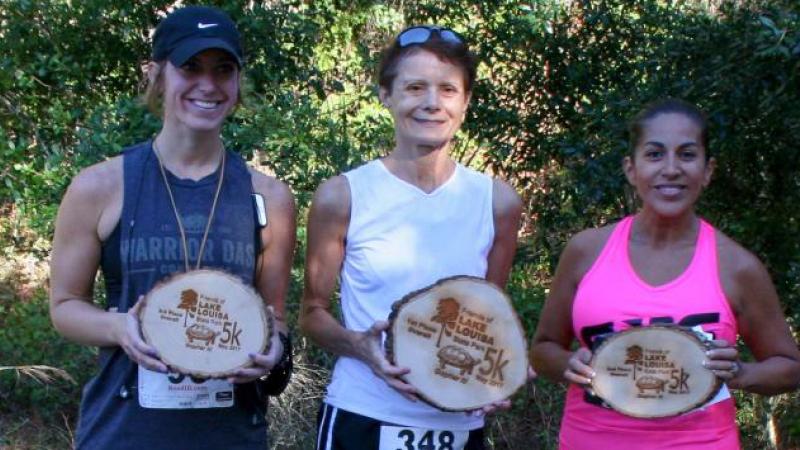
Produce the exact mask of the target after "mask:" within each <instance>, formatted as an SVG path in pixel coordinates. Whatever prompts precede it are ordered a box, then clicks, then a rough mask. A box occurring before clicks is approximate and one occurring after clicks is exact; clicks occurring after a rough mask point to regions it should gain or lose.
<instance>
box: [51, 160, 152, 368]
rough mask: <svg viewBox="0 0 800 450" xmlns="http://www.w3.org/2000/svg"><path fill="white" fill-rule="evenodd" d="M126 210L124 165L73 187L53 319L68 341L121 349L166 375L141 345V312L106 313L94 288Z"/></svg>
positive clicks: (56, 250) (54, 259)
mask: <svg viewBox="0 0 800 450" xmlns="http://www.w3.org/2000/svg"><path fill="white" fill-rule="evenodd" d="M121 209H122V159H121V158H115V159H112V160H110V161H107V162H104V163H101V164H98V165H95V166H92V167H90V168H88V169H85V170H84V171H82V172H81V173H80V174H79V175H78V176H77V177H75V179H74V180H73V181H72V184H70V187H69V189H68V190H67V193H66V194H65V195H64V199H63V200H62V202H61V206H60V207H59V211H58V217H57V219H56V230H55V237H54V240H53V252H52V255H51V262H50V318H51V320H52V322H53V325H54V326H55V328H56V330H57V331H58V332H59V333H61V334H62V335H63V336H64V337H66V338H67V339H70V340H72V341H75V342H77V343H80V344H84V345H94V346H99V347H111V346H121V347H123V349H124V350H125V352H126V353H127V354H128V355H129V356H130V357H131V359H133V360H134V361H136V362H137V363H139V364H142V365H145V366H146V367H148V368H151V369H153V370H159V371H164V370H166V366H164V364H163V363H161V362H160V361H159V360H158V359H157V357H156V352H155V350H154V349H153V348H152V347H150V346H148V345H147V344H145V343H144V342H143V341H142V340H141V339H140V334H139V330H138V321H136V320H135V317H134V316H135V311H136V310H137V309H136V308H134V310H133V312H129V313H117V312H110V311H104V310H102V309H101V308H99V307H97V306H96V305H95V304H94V303H93V299H92V287H93V284H94V277H95V275H96V273H97V268H98V265H99V262H100V251H101V247H102V239H105V238H107V237H108V235H109V234H111V231H112V230H113V228H114V227H115V226H116V223H117V221H118V220H119V215H120V211H121Z"/></svg>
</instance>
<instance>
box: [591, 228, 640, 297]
mask: <svg viewBox="0 0 800 450" xmlns="http://www.w3.org/2000/svg"><path fill="white" fill-rule="evenodd" d="M632 223H633V216H626V217H624V218H623V219H622V220H620V221H619V222H617V223H616V224H615V225H614V230H612V231H611V234H610V235H609V236H608V239H607V240H606V243H605V244H604V245H603V249H602V250H601V251H600V254H599V255H597V258H596V259H595V261H594V262H593V263H592V265H591V267H590V268H589V270H588V271H587V272H586V274H585V275H584V276H583V279H582V280H581V283H583V282H584V280H587V279H589V278H590V277H591V276H592V275H593V274H594V273H595V272H596V271H597V270H598V268H599V267H600V266H602V265H603V264H605V263H606V262H610V263H611V264H612V267H622V266H620V264H622V265H625V264H629V262H628V236H630V230H631V224H632Z"/></svg>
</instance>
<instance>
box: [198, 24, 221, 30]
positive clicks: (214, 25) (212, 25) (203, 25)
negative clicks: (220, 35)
mask: <svg viewBox="0 0 800 450" xmlns="http://www.w3.org/2000/svg"><path fill="white" fill-rule="evenodd" d="M217 25H219V24H218V23H203V22H200V23H198V24H197V28H200V29H201V30H202V29H204V28H211V27H216V26H217Z"/></svg>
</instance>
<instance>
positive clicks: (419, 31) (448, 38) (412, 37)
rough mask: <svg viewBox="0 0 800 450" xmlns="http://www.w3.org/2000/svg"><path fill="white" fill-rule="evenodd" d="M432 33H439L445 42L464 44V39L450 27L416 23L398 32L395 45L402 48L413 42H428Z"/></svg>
mask: <svg viewBox="0 0 800 450" xmlns="http://www.w3.org/2000/svg"><path fill="white" fill-rule="evenodd" d="M434 33H436V34H437V35H439V38H440V39H441V40H443V41H445V42H450V43H452V44H461V45H463V44H464V40H463V39H461V37H460V36H459V35H458V34H456V32H455V31H453V30H451V29H450V28H445V27H437V26H429V25H418V26H414V27H410V28H406V29H405V30H403V31H402V32H401V33H400V34H398V35H397V45H398V46H400V47H401V48H402V47H408V46H409V45H413V44H423V43H425V42H428V41H429V40H430V39H431V36H433V34H434Z"/></svg>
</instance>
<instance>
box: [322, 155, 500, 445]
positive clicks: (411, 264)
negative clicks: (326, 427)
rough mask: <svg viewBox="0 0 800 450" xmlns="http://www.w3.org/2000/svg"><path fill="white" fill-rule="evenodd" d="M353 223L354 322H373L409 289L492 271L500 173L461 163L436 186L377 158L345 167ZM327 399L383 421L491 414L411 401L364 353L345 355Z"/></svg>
mask: <svg viewBox="0 0 800 450" xmlns="http://www.w3.org/2000/svg"><path fill="white" fill-rule="evenodd" d="M344 176H345V177H346V178H347V181H348V183H349V185H350V224H349V227H348V230H347V241H346V247H345V257H344V262H343V265H342V271H341V275H340V284H341V305H342V316H343V321H344V325H345V327H347V328H348V329H350V330H355V331H364V330H366V329H368V328H369V327H370V326H372V324H373V323H374V322H375V321H377V320H386V319H387V318H388V317H389V313H390V311H391V306H392V303H394V302H395V301H396V300H399V299H400V298H402V297H403V296H404V295H406V294H408V293H409V292H412V291H415V290H417V289H420V288H423V287H425V286H428V285H430V284H432V283H434V282H435V281H437V280H439V279H440V278H444V277H450V276H454V275H472V276H476V277H485V276H486V266H487V256H488V254H489V251H490V250H491V248H492V243H493V241H494V217H493V214H492V179H491V178H490V177H488V176H486V175H484V174H481V173H478V172H476V171H474V170H471V169H467V168H465V167H464V166H462V165H460V164H457V165H456V169H455V171H454V172H453V175H451V176H450V178H449V179H448V180H447V181H446V182H445V183H444V184H443V185H441V186H439V187H438V188H437V189H436V190H434V191H433V192H431V193H425V192H423V191H422V190H420V189H419V188H417V187H416V186H414V185H412V184H410V183H407V182H405V181H403V180H401V179H399V178H397V177H396V176H394V175H393V174H392V173H391V172H389V170H388V169H387V168H386V166H384V165H383V162H381V161H379V160H375V161H372V162H369V163H367V164H365V165H363V166H361V167H358V168H356V169H354V170H352V171H349V172H347V173H345V174H344ZM325 401H326V402H327V403H329V404H331V405H333V406H335V407H338V408H341V409H344V410H347V411H351V412H354V413H357V414H361V415H363V416H367V417H372V418H374V419H378V420H381V421H383V422H389V423H393V424H398V425H405V426H412V427H422V428H429V429H441V430H471V429H475V428H480V427H482V426H483V418H480V417H473V416H467V415H466V414H465V413H450V412H442V411H440V410H438V409H436V408H434V407H432V406H430V405H427V404H425V403H423V402H411V401H409V400H406V399H405V398H404V397H403V396H402V395H400V394H399V393H398V392H397V391H395V390H394V389H392V388H391V387H389V386H388V385H387V384H386V383H385V382H384V381H383V380H381V379H380V378H378V377H377V376H376V375H375V374H373V372H372V370H371V369H370V368H369V367H368V366H367V365H366V364H364V363H362V362H361V361H358V360H356V359H353V358H349V357H340V358H339V359H338V361H337V362H336V367H335V368H334V371H333V379H332V380H331V383H330V385H329V386H328V394H327V397H326V399H325Z"/></svg>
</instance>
